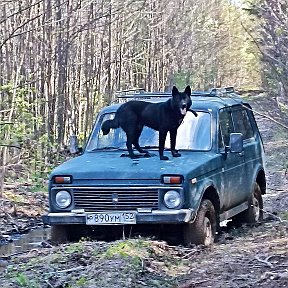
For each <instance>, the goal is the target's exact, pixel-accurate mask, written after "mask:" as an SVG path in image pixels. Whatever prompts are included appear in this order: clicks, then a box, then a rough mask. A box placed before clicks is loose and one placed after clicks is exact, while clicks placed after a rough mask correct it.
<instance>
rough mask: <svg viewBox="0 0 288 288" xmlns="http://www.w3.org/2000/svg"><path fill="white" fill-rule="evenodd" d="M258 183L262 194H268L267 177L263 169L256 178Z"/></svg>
mask: <svg viewBox="0 0 288 288" xmlns="http://www.w3.org/2000/svg"><path fill="white" fill-rule="evenodd" d="M256 182H257V183H258V185H259V186H260V189H261V194H262V195H263V194H266V177H265V172H264V170H263V169H261V170H259V171H258V173H257V177H256Z"/></svg>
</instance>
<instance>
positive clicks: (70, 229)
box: [50, 225, 86, 244]
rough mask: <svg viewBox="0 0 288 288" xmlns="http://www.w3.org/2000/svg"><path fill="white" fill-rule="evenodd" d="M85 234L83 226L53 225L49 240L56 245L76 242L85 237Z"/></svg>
mask: <svg viewBox="0 0 288 288" xmlns="http://www.w3.org/2000/svg"><path fill="white" fill-rule="evenodd" d="M85 232H86V230H85V226H83V225H53V226H52V227H51V234H50V235H51V236H50V238H51V241H52V242H53V243H56V244H57V243H65V242H69V241H78V240H79V239H80V238H81V237H82V236H85Z"/></svg>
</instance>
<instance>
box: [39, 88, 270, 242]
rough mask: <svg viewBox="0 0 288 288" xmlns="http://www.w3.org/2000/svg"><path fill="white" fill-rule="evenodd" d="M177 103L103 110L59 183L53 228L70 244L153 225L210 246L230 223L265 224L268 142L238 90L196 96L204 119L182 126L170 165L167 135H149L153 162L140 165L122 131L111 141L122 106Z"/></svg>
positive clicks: (153, 97)
mask: <svg viewBox="0 0 288 288" xmlns="http://www.w3.org/2000/svg"><path fill="white" fill-rule="evenodd" d="M169 97H171V94H169V93H159V92H157V93H147V92H143V91H140V92H137V91H134V92H133V93H131V92H128V93H126V94H124V95H123V94H122V95H120V96H119V98H118V100H119V101H118V102H120V103H116V104H113V105H111V106H108V107H105V108H104V109H102V111H100V113H99V114H98V116H97V119H96V122H95V125H94V127H93V130H92V132H91V135H90V137H89V139H88V142H87V144H86V147H85V148H84V149H83V152H81V155H79V156H77V157H75V158H73V159H70V160H68V161H67V162H65V163H63V164H61V165H59V166H58V167H56V168H55V169H54V170H53V171H52V173H51V175H50V178H49V212H48V213H47V214H46V215H44V216H43V221H44V223H45V224H49V225H51V226H52V229H53V230H54V231H57V234H58V235H59V233H60V234H61V233H62V235H65V237H66V238H67V239H72V238H73V236H75V235H76V234H80V235H79V236H81V235H82V233H84V232H82V231H84V230H83V229H86V230H87V229H88V228H89V229H91V230H94V231H98V232H101V231H102V232H104V231H106V232H107V231H110V232H107V233H111V231H116V230H117V229H118V230H119V228H120V229H124V230H125V229H127V228H128V229H130V230H131V229H136V228H137V227H138V228H139V227H141V226H143V227H144V226H145V227H147V226H148V227H151V228H152V227H153V228H155V227H156V229H157V230H159V231H160V230H161V229H163V231H165V229H166V228H168V229H166V232H165V234H166V233H167V235H168V234H169V235H170V236H172V237H173V236H174V238H176V239H177V240H179V241H180V242H181V243H183V244H185V245H189V244H191V243H193V244H204V245H210V244H212V243H213V242H214V239H215V236H216V234H217V232H218V231H219V227H220V222H221V221H224V220H228V219H232V220H233V221H235V222H237V223H241V222H250V223H253V222H257V221H261V220H262V218H263V212H262V208H263V201H262V195H263V194H265V191H266V180H265V169H264V149H263V143H262V140H261V136H260V133H259V130H258V128H257V124H256V122H255V119H254V115H253V111H252V109H251V107H250V105H249V104H248V103H246V102H244V101H243V100H241V99H240V98H239V97H238V95H237V94H236V93H235V92H234V89H233V88H231V87H229V88H223V89H212V90H211V91H208V92H205V91H197V92H193V93H192V96H191V99H192V107H191V108H192V109H193V110H194V111H196V112H197V114H198V117H195V116H194V115H193V113H189V112H187V114H186V116H185V118H184V121H183V123H182V124H181V125H180V126H179V128H178V133H177V141H176V143H177V146H176V148H177V149H178V150H179V151H180V152H181V157H178V158H174V157H170V160H168V161H160V160H159V157H158V137H159V135H158V132H157V131H154V130H153V129H150V128H147V127H144V130H143V132H142V134H141V137H140V139H139V143H140V146H141V147H143V148H144V149H145V150H148V151H149V154H150V156H151V157H145V155H141V156H139V158H137V159H130V158H129V157H128V152H127V149H126V135H125V133H124V132H123V130H121V128H118V129H115V130H113V131H111V132H110V133H109V134H107V135H103V133H102V131H101V124H102V123H103V121H105V120H107V119H113V118H114V115H115V112H116V110H117V109H118V108H119V106H120V105H121V102H123V101H129V100H130V99H134V100H135V99H137V100H141V99H142V100H145V101H151V102H159V101H166V100H167V98H169ZM169 138H170V137H169V136H168V137H167V139H166V143H165V151H168V150H169V149H170V141H169V140H170V139H169ZM165 151H164V155H165V153H168V152H165ZM158 228H159V229H158ZM160 228H161V229H160Z"/></svg>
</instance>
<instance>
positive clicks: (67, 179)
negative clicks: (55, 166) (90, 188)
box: [54, 176, 72, 184]
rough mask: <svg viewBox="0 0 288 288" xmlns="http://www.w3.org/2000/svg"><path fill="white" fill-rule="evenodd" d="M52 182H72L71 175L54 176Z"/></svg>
mask: <svg viewBox="0 0 288 288" xmlns="http://www.w3.org/2000/svg"><path fill="white" fill-rule="evenodd" d="M54 183H56V184H70V183H72V179H71V176H55V177H54Z"/></svg>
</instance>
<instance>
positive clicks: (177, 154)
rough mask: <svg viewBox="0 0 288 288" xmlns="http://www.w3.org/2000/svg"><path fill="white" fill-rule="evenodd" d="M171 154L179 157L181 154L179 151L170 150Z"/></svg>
mask: <svg viewBox="0 0 288 288" xmlns="http://www.w3.org/2000/svg"><path fill="white" fill-rule="evenodd" d="M172 155H173V157H180V156H181V154H180V153H178V152H174V153H173V152H172Z"/></svg>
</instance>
